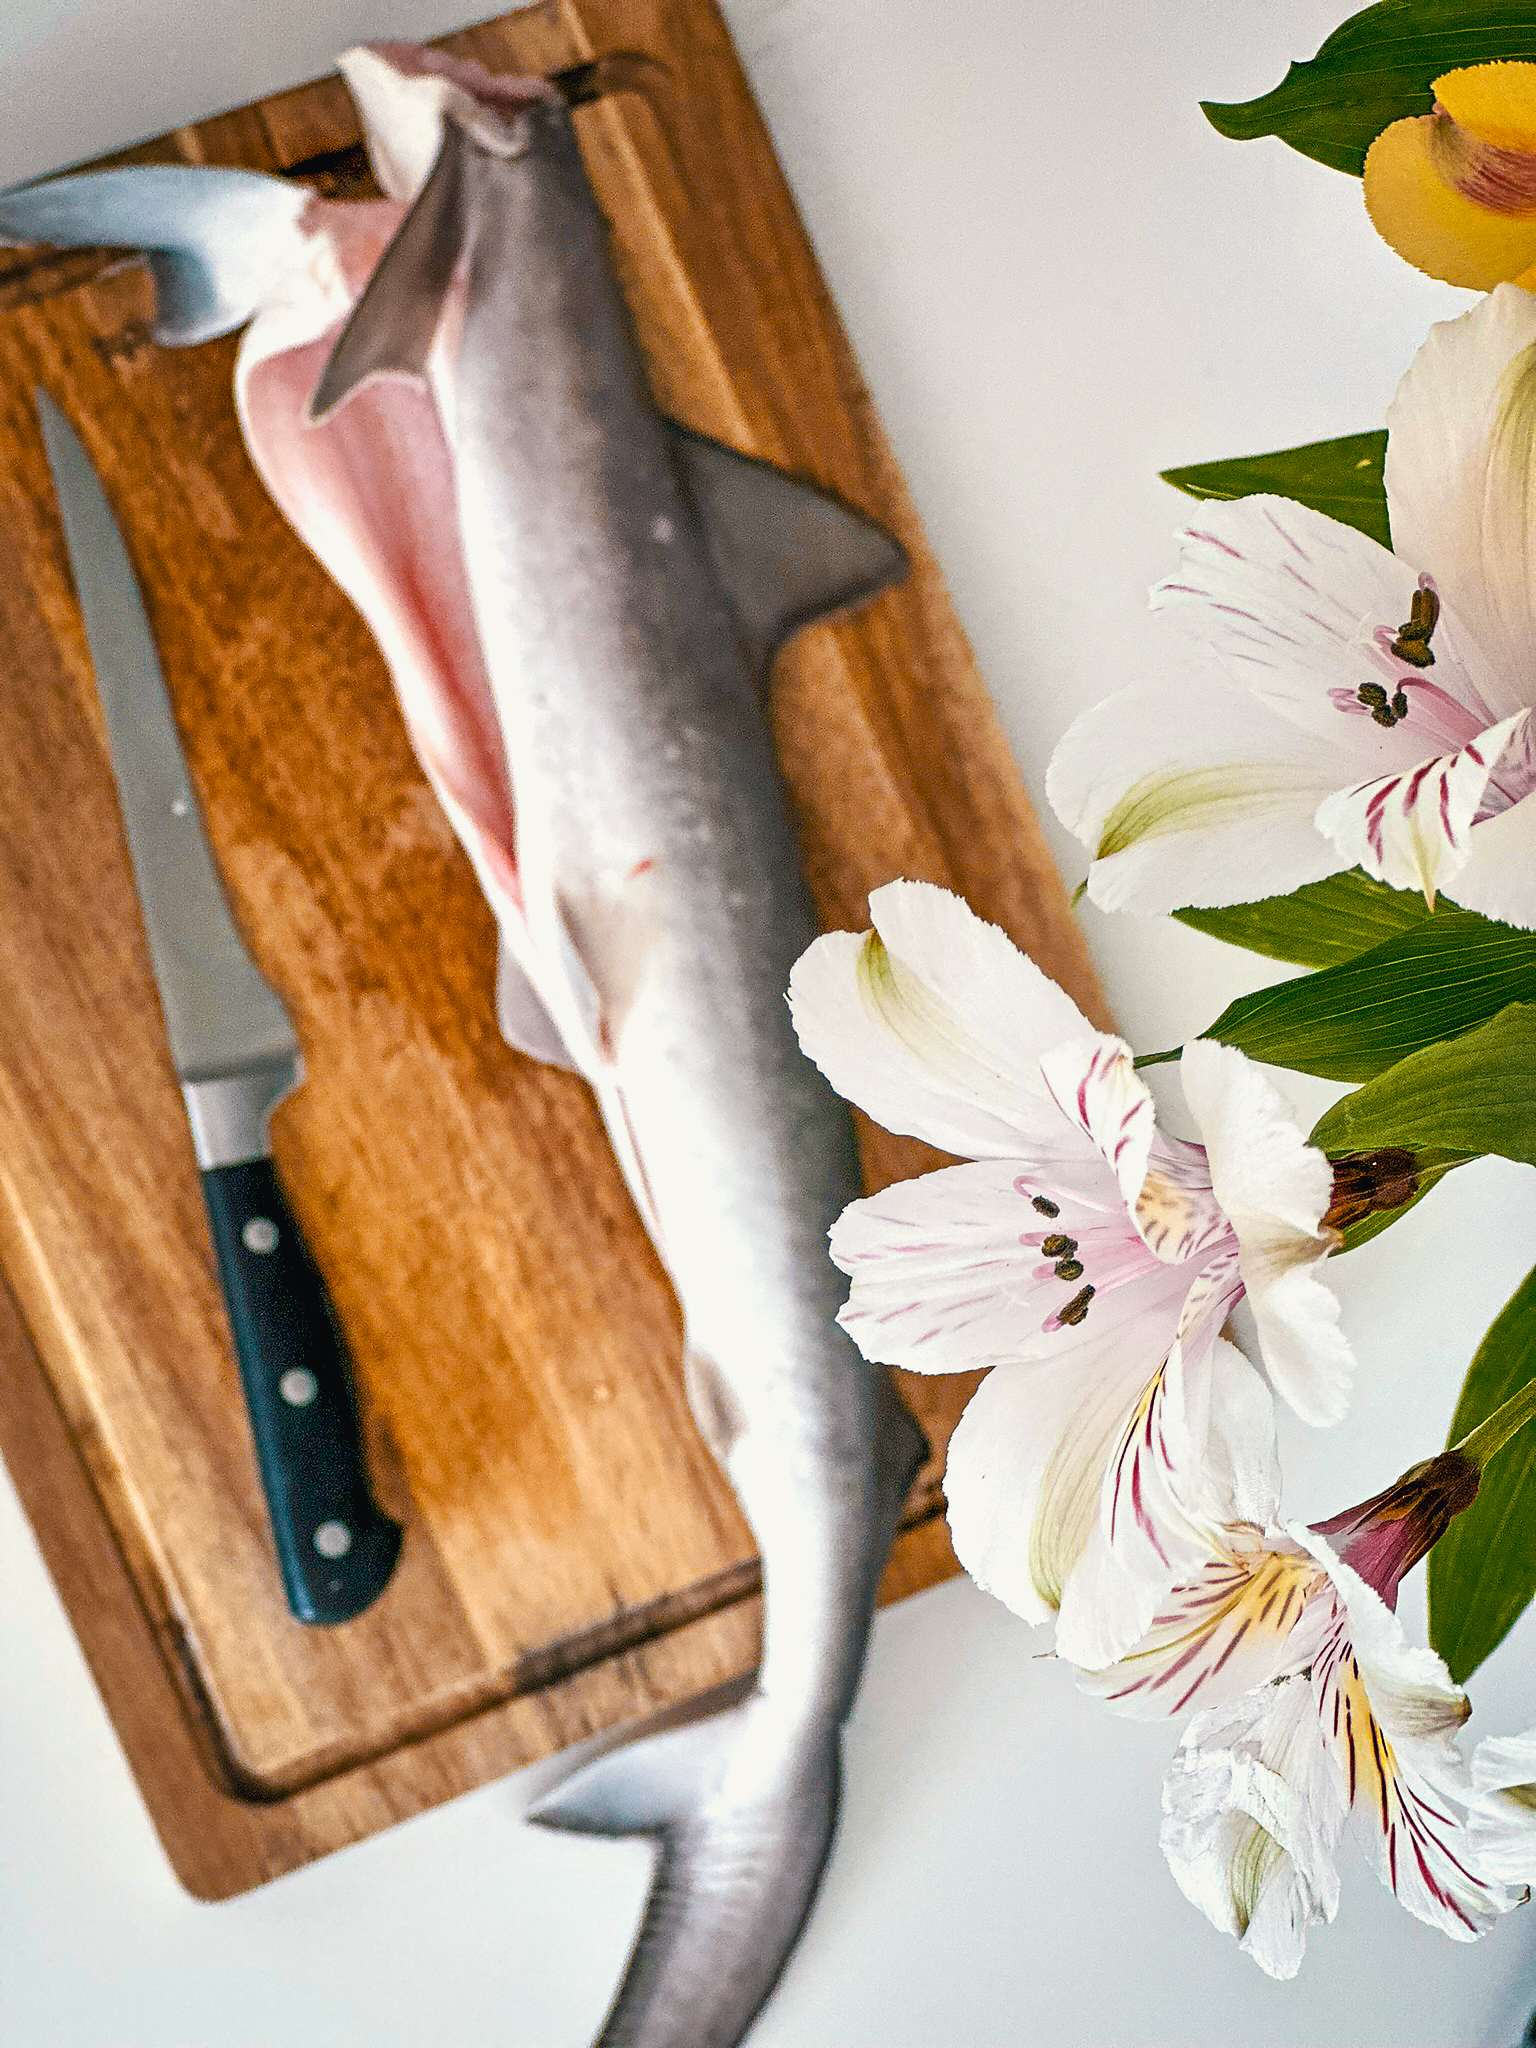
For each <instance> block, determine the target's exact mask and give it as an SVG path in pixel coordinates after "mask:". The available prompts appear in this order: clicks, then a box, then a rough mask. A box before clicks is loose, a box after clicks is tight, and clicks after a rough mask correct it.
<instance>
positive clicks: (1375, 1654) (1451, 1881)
mask: <svg viewBox="0 0 1536 2048" xmlns="http://www.w3.org/2000/svg"><path fill="white" fill-rule="evenodd" d="M1291 1533H1292V1534H1293V1535H1294V1536H1295V1537H1296V1538H1297V1539H1298V1540H1299V1541H1301V1542H1302V1543H1303V1544H1304V1545H1305V1546H1306V1548H1308V1549H1309V1550H1311V1551H1312V1553H1313V1555H1314V1556H1315V1557H1317V1558H1318V1559H1319V1561H1320V1562H1322V1563H1324V1564H1325V1565H1326V1567H1327V1570H1328V1574H1329V1577H1330V1578H1331V1579H1332V1580H1333V1593H1332V1601H1333V1612H1332V1614H1331V1616H1330V1619H1329V1625H1328V1627H1327V1630H1326V1631H1325V1634H1324V1638H1323V1641H1322V1644H1321V1646H1320V1648H1319V1650H1318V1652H1317V1655H1316V1656H1315V1657H1314V1659H1313V1662H1312V1688H1313V1691H1314V1692H1315V1694H1316V1696H1317V1711H1318V1716H1319V1720H1320V1722H1321V1725H1322V1729H1323V1739H1324V1741H1325V1743H1326V1744H1327V1745H1328V1747H1329V1749H1330V1750H1331V1752H1332V1754H1333V1756H1334V1758H1335V1761H1336V1762H1337V1764H1338V1766H1339V1769H1340V1770H1341V1771H1342V1772H1343V1774H1344V1780H1345V1788H1346V1796H1347V1797H1348V1800H1349V1803H1350V1812H1351V1822H1352V1826H1353V1830H1354V1833H1355V1835H1356V1837H1357V1839H1358V1840H1359V1841H1360V1844H1361V1846H1362V1848H1363V1849H1364V1850H1365V1853H1366V1855H1367V1857H1368V1858H1369V1859H1370V1861H1371V1863H1372V1865H1373V1866H1374V1868H1375V1870H1376V1872H1377V1875H1378V1876H1379V1877H1380V1878H1381V1881H1382V1883H1383V1884H1385V1885H1386V1886H1387V1887H1388V1888H1389V1889H1390V1890H1391V1891H1393V1892H1395V1893H1396V1895H1397V1897H1398V1899H1399V1901H1400V1902H1401V1904H1403V1905H1404V1906H1406V1907H1407V1908H1408V1911H1409V1912H1410V1913H1412V1914H1413V1915H1414V1916H1415V1917H1416V1918H1417V1919H1420V1920H1423V1921H1426V1922H1427V1923H1428V1924H1429V1925H1430V1926H1431V1927H1438V1928H1439V1929H1440V1930H1441V1932H1442V1933H1444V1934H1448V1935H1450V1936H1451V1938H1452V1939H1453V1940H1455V1941H1475V1940H1476V1938H1477V1937H1478V1936H1479V1935H1480V1934H1486V1933H1487V1931H1488V1929H1489V1928H1490V1927H1491V1926H1492V1925H1493V1923H1494V1921H1495V1920H1496V1919H1497V1918H1498V1916H1499V1915H1500V1914H1501V1913H1507V1912H1508V1911H1509V1910H1510V1908H1511V1907H1512V1906H1517V1905H1519V1904H1520V1903H1521V1902H1522V1898H1523V1896H1524V1894H1523V1891H1522V1890H1521V1889H1519V1888H1516V1887H1511V1886H1509V1885H1506V1884H1505V1883H1503V1882H1502V1881H1501V1880H1500V1879H1498V1878H1496V1877H1495V1876H1494V1875H1493V1874H1492V1873H1491V1872H1490V1871H1488V1870H1485V1868H1484V1867H1483V1864H1482V1862H1481V1860H1480V1856H1479V1851H1478V1848H1477V1845H1476V1843H1475V1841H1474V1839H1473V1837H1472V1834H1471V1830H1470V1828H1469V1827H1468V1825H1467V1809H1468V1807H1469V1806H1470V1805H1471V1803H1472V1786H1471V1774H1470V1772H1469V1771H1468V1769H1467V1765H1466V1762H1465V1760H1464V1759H1463V1758H1462V1756H1461V1754H1460V1751H1459V1750H1458V1748H1457V1745H1456V1734H1457V1731H1458V1730H1459V1728H1460V1727H1461V1724H1462V1722H1463V1721H1464V1720H1465V1719H1466V1717H1467V1696H1466V1694H1465V1693H1464V1692H1463V1691H1462V1690H1461V1688H1460V1686H1458V1685H1455V1684H1453V1683H1452V1681H1451V1676H1450V1673H1449V1672H1448V1671H1447V1670H1446V1668H1445V1665H1444V1664H1443V1663H1442V1662H1441V1660H1440V1658H1438V1657H1437V1656H1436V1655H1435V1653H1434V1652H1433V1651H1432V1650H1427V1649H1423V1648H1419V1647H1416V1646H1413V1645H1410V1644H1409V1643H1408V1642H1407V1640H1406V1639H1405V1637H1404V1635H1403V1630H1402V1624H1401V1623H1400V1622H1399V1621H1398V1619H1397V1616H1396V1615H1395V1614H1393V1613H1392V1612H1391V1611H1390V1610H1389V1609H1388V1608H1387V1607H1386V1606H1385V1605H1384V1603H1383V1602H1382V1601H1381V1600H1380V1599H1379V1598H1378V1596H1377V1595H1376V1594H1375V1593H1374V1592H1373V1591H1372V1590H1371V1588H1370V1587H1369V1586H1367V1585H1366V1584H1365V1582H1364V1580H1363V1579H1361V1578H1360V1577H1359V1575H1358V1574H1357V1573H1355V1572H1353V1571H1351V1570H1350V1568H1349V1566H1348V1565H1346V1564H1344V1563H1343V1562H1342V1561H1341V1560H1339V1559H1338V1558H1336V1557H1334V1556H1333V1555H1332V1552H1331V1551H1330V1549H1329V1546H1328V1544H1327V1543H1326V1542H1325V1540H1324V1539H1323V1538H1321V1537H1319V1536H1318V1535H1317V1534H1316V1532H1315V1531H1310V1530H1301V1529H1293V1530H1292V1532H1291Z"/></svg>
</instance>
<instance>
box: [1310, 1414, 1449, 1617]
mask: <svg viewBox="0 0 1536 2048" xmlns="http://www.w3.org/2000/svg"><path fill="white" fill-rule="evenodd" d="M1481 1478H1482V1471H1481V1467H1480V1466H1479V1464H1478V1462H1477V1460H1476V1459H1475V1458H1470V1457H1467V1456H1466V1455H1465V1454H1464V1453H1463V1452H1461V1451H1459V1450H1451V1451H1441V1452H1440V1453H1439V1455H1438V1456H1437V1457H1433V1458H1426V1459H1425V1460H1424V1461H1423V1463H1422V1464H1419V1465H1413V1466H1410V1467H1409V1469H1408V1470H1407V1471H1406V1472H1405V1473H1404V1474H1403V1476H1402V1478H1401V1479H1399V1480H1398V1481H1397V1482H1396V1483H1395V1484H1394V1485H1392V1486H1389V1487H1388V1488H1387V1490H1386V1492H1385V1493H1378V1494H1377V1495H1376V1496H1375V1498H1374V1499H1372V1500H1367V1501H1362V1502H1361V1503H1360V1505H1359V1507H1355V1508H1346V1509H1345V1510H1344V1512H1343V1514H1341V1515H1334V1516H1332V1517H1331V1518H1330V1519H1329V1520H1328V1521H1326V1522H1314V1523H1313V1524H1312V1527H1313V1530H1314V1531H1315V1533H1316V1534H1317V1535H1319V1536H1326V1537H1327V1539H1328V1541H1329V1543H1330V1544H1331V1545H1332V1547H1333V1549H1334V1551H1335V1553H1336V1554H1337V1555H1338V1556H1339V1557H1341V1558H1342V1559H1343V1561H1344V1562H1345V1564H1347V1565H1348V1566H1349V1568H1350V1569H1351V1571H1356V1572H1358V1573H1359V1574H1360V1576H1361V1578H1362V1579H1364V1580H1365V1582H1366V1584H1367V1585H1368V1586H1372V1587H1374V1588H1375V1590H1376V1591H1377V1592H1378V1593H1379V1594H1380V1595H1381V1597H1382V1599H1383V1600H1384V1601H1385V1602H1386V1604H1387V1605H1388V1607H1395V1606H1396V1605H1397V1589H1398V1585H1399V1583H1400V1582H1401V1581H1402V1580H1403V1579H1404V1578H1405V1577H1406V1576H1407V1574H1408V1573H1409V1572H1411V1571H1412V1570H1413V1567H1414V1566H1415V1565H1416V1564H1417V1563H1418V1562H1419V1560H1420V1558H1422V1557H1427V1556H1428V1554H1429V1552H1430V1551H1431V1550H1433V1549H1434V1547H1435V1545H1436V1544H1437V1543H1438V1542H1439V1541H1440V1538H1441V1537H1442V1536H1443V1535H1444V1534H1445V1532H1446V1530H1447V1529H1448V1528H1449V1527H1450V1526H1451V1523H1452V1522H1453V1521H1455V1519H1456V1517H1457V1516H1458V1515H1460V1514H1463V1513H1465V1511H1466V1510H1467V1509H1468V1508H1469V1507H1471V1505H1472V1503H1473V1501H1475V1500H1476V1499H1477V1489H1478V1484H1479V1482H1480V1480H1481Z"/></svg>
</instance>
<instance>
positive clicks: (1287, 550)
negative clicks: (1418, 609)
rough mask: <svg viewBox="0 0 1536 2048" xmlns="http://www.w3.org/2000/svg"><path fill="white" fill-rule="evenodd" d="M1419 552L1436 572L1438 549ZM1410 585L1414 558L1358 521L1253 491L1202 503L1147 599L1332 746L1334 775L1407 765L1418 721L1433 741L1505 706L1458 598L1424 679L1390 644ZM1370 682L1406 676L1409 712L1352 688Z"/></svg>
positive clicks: (1484, 721)
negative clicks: (1497, 704)
mask: <svg viewBox="0 0 1536 2048" xmlns="http://www.w3.org/2000/svg"><path fill="white" fill-rule="evenodd" d="M1421 566H1422V567H1424V568H1425V569H1428V570H1430V571H1432V572H1434V573H1435V574H1436V575H1438V573H1439V572H1438V569H1437V568H1436V565H1435V563H1434V562H1425V563H1423V564H1422V565H1421ZM1418 587H1419V578H1418V574H1417V570H1416V568H1414V567H1410V565H1409V564H1408V563H1407V562H1405V561H1402V560H1400V559H1399V558H1398V557H1397V556H1396V555H1393V554H1390V553H1389V552H1388V551H1387V549H1385V548H1384V547H1382V546H1381V545H1380V544H1379V543H1378V542H1376V541H1374V540H1371V539H1370V538H1369V537H1368V536H1367V535H1366V534H1363V533H1359V532H1357V531H1356V529H1355V528H1354V527H1352V526H1344V525H1342V524H1340V522H1339V521H1338V520H1336V519H1329V518H1327V517H1326V516H1325V515H1324V514H1323V513H1321V512H1314V511H1313V510H1312V509H1311V508H1310V507H1309V506H1306V505H1298V504H1296V503H1294V502H1293V501H1292V500H1291V499H1289V498H1275V497H1267V496H1255V497H1250V498H1239V499H1235V500H1234V501H1233V502H1232V503H1230V504H1225V505H1210V506H1206V507H1203V508H1202V516H1201V520H1200V524H1199V525H1198V526H1197V527H1194V528H1192V529H1191V530H1190V531H1189V532H1188V533H1187V534H1186V535H1185V536H1184V546H1183V552H1182V555H1181V559H1180V563H1179V570H1178V574H1177V575H1175V576H1173V577H1171V578H1170V579H1169V580H1168V581H1167V582H1166V583H1162V584H1159V585H1158V587H1157V589H1156V590H1154V591H1153V593H1152V602H1153V605H1154V606H1155V607H1157V608H1159V609H1170V610H1172V611H1173V612H1174V613H1175V615H1176V616H1177V617H1178V618H1179V619H1180V621H1181V623H1183V624H1184V625H1185V626H1186V627H1187V628H1189V629H1192V630H1193V631H1195V632H1197V633H1198V634H1199V637H1200V639H1201V640H1202V642H1203V643H1204V644H1205V645H1206V646H1208V647H1210V648H1211V649H1212V651H1213V652H1214V653H1215V654H1216V655H1217V656H1218V657H1219V658H1220V660H1221V661H1222V662H1223V664H1224V665H1225V666H1226V667H1227V668H1228V669H1229V670H1230V671H1231V673H1232V674H1233V675H1234V676H1235V677H1236V678H1238V679H1239V680H1240V681H1241V682H1243V683H1244V684H1245V685H1246V686H1247V688H1248V689H1249V690H1250V691H1252V692H1253V693H1254V694H1255V695H1256V696H1257V697H1258V698H1259V699H1260V700H1261V701H1262V702H1263V703H1264V704H1265V705H1267V706H1268V707H1269V708H1270V709H1271V710H1272V711H1274V712H1276V713H1278V714H1279V715H1280V716H1281V717H1283V718H1285V719H1288V720H1289V721H1290V722H1291V723H1292V724H1294V725H1295V726H1297V727H1298V728H1299V729H1300V730H1302V731H1303V732H1307V733H1310V734H1313V735H1314V736H1315V737H1316V739H1317V740H1318V741H1320V742H1321V743H1322V744H1323V746H1324V747H1325V748H1326V749H1327V750H1328V751H1329V752H1330V753H1331V754H1332V756H1333V762H1334V775H1333V779H1334V781H1335V782H1336V783H1337V782H1339V781H1343V780H1346V779H1348V780H1352V781H1364V780H1365V779H1367V777H1368V776H1371V775H1383V774H1387V773H1390V772H1391V771H1392V770H1394V769H1400V768H1410V767H1412V765H1413V763H1414V762H1415V761H1417V760H1421V759H1422V758H1423V756H1424V754H1425V752H1426V748H1425V744H1424V734H1425V731H1426V729H1432V730H1434V731H1436V732H1437V733H1439V734H1441V736H1442V741H1443V737H1444V735H1445V734H1447V733H1449V734H1450V736H1451V737H1450V744H1451V745H1453V746H1454V745H1457V744H1459V743H1460V742H1461V741H1462V740H1463V739H1467V738H1470V737H1471V736H1472V734H1473V733H1474V732H1476V731H1478V730H1480V729H1481V728H1482V727H1484V726H1487V725H1492V724H1493V722H1494V720H1495V718H1497V717H1499V716H1500V715H1502V714H1501V713H1500V712H1496V711H1493V710H1491V709H1490V708H1489V705H1488V701H1487V698H1486V695H1485V689H1484V685H1485V683H1486V681H1487V664H1486V661H1485V660H1484V658H1483V654H1482V652H1481V651H1480V650H1479V649H1478V647H1477V646H1476V644H1475V641H1474V640H1473V639H1472V637H1471V636H1470V635H1469V633H1468V632H1467V630H1466V629H1465V628H1464V627H1463V626H1462V625H1461V624H1460V623H1459V622H1458V619H1457V617H1456V615H1455V607H1454V606H1453V605H1444V606H1442V608H1441V610H1440V614H1439V617H1438V619H1437V621H1436V623H1435V627H1434V630H1433V639H1432V646H1431V648H1430V650H1429V651H1430V652H1431V654H1432V657H1433V658H1432V661H1431V663H1430V670H1432V675H1433V680H1432V682H1431V681H1430V679H1429V671H1428V670H1425V669H1423V668H1421V667H1420V666H1419V665H1418V664H1417V663H1414V662H1409V661H1406V660H1404V659H1403V658H1401V657H1400V656H1395V655H1394V654H1392V653H1391V651H1390V648H1391V644H1392V643H1393V642H1394V641H1395V640H1397V639H1398V638H1399V636H1400V633H1401V629H1402V628H1403V627H1404V626H1405V625H1406V624H1407V623H1408V621H1409V619H1410V618H1411V616H1412V613H1413V603H1414V597H1415V594H1416V592H1417V590H1418ZM1370 684H1375V685H1376V686H1377V687H1378V688H1379V689H1380V690H1381V691H1382V692H1383V693H1384V695H1383V697H1382V698H1380V699H1378V700H1377V702H1378V704H1385V703H1386V702H1387V701H1388V700H1390V699H1391V698H1392V697H1393V696H1394V695H1395V693H1396V691H1397V690H1398V689H1399V688H1406V689H1407V691H1408V694H1409V701H1410V705H1411V707H1412V708H1411V709H1410V710H1409V711H1408V713H1407V715H1406V717H1404V718H1401V719H1398V720H1393V721H1390V722H1387V721H1383V720H1381V719H1378V718H1376V717H1375V716H1373V713H1372V708H1371V706H1370V705H1369V704H1368V703H1366V702H1365V701H1364V700H1362V699H1361V698H1360V696H1359V694H1358V692H1359V690H1360V688H1361V686H1362V685H1370ZM1435 750H1436V751H1440V750H1441V742H1439V741H1437V743H1436V746H1435Z"/></svg>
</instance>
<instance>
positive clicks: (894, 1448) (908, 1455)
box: [872, 1365, 931, 1564]
mask: <svg viewBox="0 0 1536 2048" xmlns="http://www.w3.org/2000/svg"><path fill="white" fill-rule="evenodd" d="M872 1370H873V1371H874V1372H875V1373H876V1374H877V1375H878V1378H877V1381H876V1389H875V1474H876V1478H877V1480H878V1482H879V1487H880V1508H881V1512H882V1513H883V1515H884V1516H885V1521H886V1527H887V1528H888V1530H889V1532H890V1535H891V1536H892V1537H894V1536H895V1534H896V1530H897V1527H898V1526H899V1524H900V1522H901V1511H902V1509H903V1508H904V1507H905V1506H906V1502H907V1495H908V1494H909V1493H910V1492H911V1491H912V1482H913V1481H914V1480H915V1479H916V1477H917V1475H918V1473H919V1472H920V1471H921V1470H922V1467H923V1460H924V1459H925V1458H926V1457H927V1456H928V1452H929V1450H930V1448H931V1446H930V1445H929V1442H928V1438H927V1436H926V1435H925V1434H924V1432H923V1429H922V1425H921V1424H920V1423H919V1422H918V1421H917V1419H916V1418H915V1417H914V1415H913V1414H912V1411H911V1410H910V1409H909V1408H908V1406H907V1404H906V1402H905V1401H903V1400H902V1398H901V1396H900V1394H898V1393H897V1391H896V1389H895V1387H894V1386H893V1385H892V1384H891V1376H890V1373H889V1372H888V1371H887V1369H886V1368H885V1367H884V1366H883V1365H877V1366H874V1367H873V1368H872ZM881 1563H882V1564H883V1563H884V1559H883V1558H882V1559H881Z"/></svg>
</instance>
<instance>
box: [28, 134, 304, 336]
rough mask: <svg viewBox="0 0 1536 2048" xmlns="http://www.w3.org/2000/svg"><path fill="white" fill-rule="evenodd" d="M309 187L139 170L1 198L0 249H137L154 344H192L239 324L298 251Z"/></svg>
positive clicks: (158, 167) (214, 173)
mask: <svg viewBox="0 0 1536 2048" xmlns="http://www.w3.org/2000/svg"><path fill="white" fill-rule="evenodd" d="M313 196H314V195H313V194H312V193H311V191H310V190H309V188H308V186H306V185H296V184H290V183H288V182H287V181H286V180H285V179H283V178H270V177H267V176H266V175H264V174H263V173H262V172H260V171H232V170H213V169H206V168H200V167H198V168H194V167H193V166H192V165H189V164H135V165H131V166H128V167H126V168H124V169H121V170H115V171H84V172H81V173H80V175H79V176H78V177H70V178H48V179H46V180H44V181H43V182H42V183H41V184H37V185H23V186H21V187H20V188H19V189H18V190H16V191H13V192H0V243H4V242H41V243H47V244H49V245H50V246H52V247H54V248H72V249H79V248H85V249H95V248H109V249H142V250H143V251H144V252H145V253H146V254H147V255H148V257H149V267H150V271H151V274H152V275H153V277H154V281H155V323H154V336H155V339H156V341H159V342H164V343H166V344H167V345H168V346H171V347H180V348H185V347H190V346H191V345H192V344H193V343H195V342H199V341H209V340H212V339H213V337H214V336H215V335H220V334H230V333H232V332H233V331H234V329H235V328H237V327H243V326H244V325H245V323H246V321H247V320H249V319H251V318H252V316H253V315H254V314H255V313H256V312H257V311H258V310H259V309H260V307H261V305H262V303H263V302H264V300H265V299H266V297H267V295H268V293H269V292H270V290H271V289H272V287H273V286H274V284H275V283H276V282H277V280H278V279H279V278H280V277H281V276H282V274H283V272H284V271H285V270H286V269H287V268H288V267H289V266H290V265H292V264H293V263H294V262H295V261H296V260H301V259H302V255H303V247H304V237H303V235H302V233H301V231H300V228H299V218H300V216H301V215H302V214H303V212H304V210H305V208H306V207H307V206H308V205H309V203H310V200H311V199H312V198H313Z"/></svg>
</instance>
